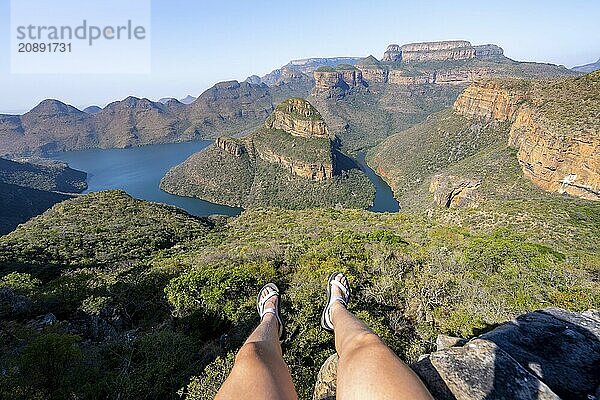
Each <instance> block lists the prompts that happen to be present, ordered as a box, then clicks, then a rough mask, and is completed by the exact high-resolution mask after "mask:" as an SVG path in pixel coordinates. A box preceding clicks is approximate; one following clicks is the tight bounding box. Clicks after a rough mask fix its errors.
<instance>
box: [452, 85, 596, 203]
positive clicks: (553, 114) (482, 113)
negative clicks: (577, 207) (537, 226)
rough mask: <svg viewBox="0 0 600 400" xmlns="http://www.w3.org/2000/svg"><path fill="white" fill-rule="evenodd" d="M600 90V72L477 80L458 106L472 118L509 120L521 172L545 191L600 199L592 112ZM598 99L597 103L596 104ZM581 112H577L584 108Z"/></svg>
mask: <svg viewBox="0 0 600 400" xmlns="http://www.w3.org/2000/svg"><path fill="white" fill-rule="evenodd" d="M598 93H600V73H594V74H591V75H589V76H586V77H583V78H579V79H567V80H564V81H562V82H561V83H560V85H557V84H556V83H555V82H553V81H549V82H538V83H527V82H525V81H523V82H520V81H499V82H483V83H474V84H472V85H471V86H470V87H468V88H467V89H466V90H465V91H464V92H463V93H462V94H461V95H460V96H459V98H458V99H457V100H456V102H455V104H454V110H455V112H457V113H458V114H461V115H463V116H465V117H467V118H470V119H478V120H483V121H485V122H490V121H494V122H508V123H510V124H511V128H510V132H509V136H508V144H509V145H510V146H512V147H514V148H516V149H518V153H517V157H518V159H519V163H520V164H521V166H522V169H523V174H524V175H525V176H526V177H527V178H529V179H530V180H531V181H532V182H533V183H535V184H536V185H537V186H539V187H540V188H542V189H543V190H546V191H549V192H555V193H567V194H570V195H572V196H576V197H581V198H585V199H590V200H600V132H599V131H598V126H597V124H596V123H594V121H593V120H591V119H590V118H589V115H593V114H594V113H596V115H597V112H598V110H597V108H596V109H594V107H598V106H597V103H594V102H593V101H591V102H590V100H585V99H591V98H592V97H593V96H597V95H598ZM594 104H596V105H594ZM584 106H586V107H588V108H589V109H587V110H583V112H581V113H580V114H579V115H578V114H577V113H576V112H575V110H578V109H580V108H582V107H584ZM594 110H595V111H594Z"/></svg>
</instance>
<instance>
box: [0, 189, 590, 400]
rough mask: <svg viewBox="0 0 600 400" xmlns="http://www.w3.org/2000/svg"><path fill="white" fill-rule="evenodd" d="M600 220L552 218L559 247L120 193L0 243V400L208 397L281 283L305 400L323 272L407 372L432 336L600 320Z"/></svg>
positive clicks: (430, 345)
mask: <svg viewBox="0 0 600 400" xmlns="http://www.w3.org/2000/svg"><path fill="white" fill-rule="evenodd" d="M597 204H598V203H590V202H584V203H581V204H571V207H569V208H567V209H565V210H564V211H561V210H557V209H554V210H552V212H554V213H563V212H566V213H567V214H566V215H565V216H564V217H563V218H561V219H560V221H559V225H557V226H553V225H551V226H546V227H544V228H543V229H544V230H547V231H548V232H555V231H554V229H555V228H557V227H560V228H561V229H562V231H564V232H568V235H557V234H552V235H549V234H547V235H545V236H539V235H537V234H533V232H534V231H535V230H539V229H540V227H539V226H537V223H536V222H535V221H531V220H527V219H523V218H522V215H521V214H520V213H510V212H505V213H504V218H505V220H498V219H494V218H489V219H486V222H487V223H486V224H484V225H479V226H477V225H476V224H473V225H468V224H463V225H462V226H460V225H457V224H455V223H454V222H452V221H449V222H444V220H445V219H447V217H450V216H452V210H441V211H440V213H441V214H440V215H439V216H437V215H436V216H434V217H433V218H428V217H426V216H425V215H420V214H406V213H396V214H375V213H370V212H366V211H360V210H333V209H313V210H303V211H285V210H278V209H255V210H249V211H245V212H244V213H243V214H242V215H241V216H240V217H238V218H230V219H228V220H226V221H225V220H206V219H197V218H193V217H190V216H189V215H187V214H185V213H183V212H181V211H178V210H176V209H174V208H172V207H166V206H161V205H156V204H151V203H146V202H143V201H138V200H134V199H132V198H130V197H129V196H127V195H125V194H123V193H120V192H103V193H96V194H91V195H86V196H83V197H81V198H77V199H74V200H70V201H68V202H64V203H61V204H59V205H56V206H54V207H53V208H52V209H51V210H50V211H48V212H46V213H45V214H43V215H42V216H40V217H37V218H35V219H33V220H32V221H30V222H28V223H27V224H25V225H23V226H21V227H19V228H18V229H17V230H16V231H15V232H13V233H10V234H9V235H7V236H4V237H2V238H0V260H1V264H2V265H3V270H2V273H1V274H0V275H1V277H0V315H2V322H0V326H2V332H3V334H2V336H1V338H2V340H1V341H0V347H1V351H0V367H1V368H2V369H3V370H5V371H6V373H4V374H2V375H0V387H2V388H3V390H2V391H1V392H2V393H1V394H0V397H2V398H19V397H21V398H23V397H24V398H56V399H59V398H69V397H85V398H115V397H119V398H173V399H175V398H179V395H178V394H177V391H179V390H180V389H182V393H183V394H184V396H185V397H187V398H188V399H209V398H212V396H213V395H214V392H215V390H216V389H217V388H218V386H219V385H220V383H221V382H222V380H223V379H224V377H225V376H226V374H227V373H228V371H229V368H230V366H231V362H232V360H233V354H234V352H235V351H236V350H237V349H238V347H239V346H240V345H241V343H242V342H243V340H244V338H245V336H246V335H247V334H248V332H249V330H250V329H251V327H252V326H253V325H254V324H255V323H256V322H257V320H258V317H257V316H256V309H255V305H254V301H255V293H256V290H257V289H258V288H259V287H260V286H261V285H262V284H263V283H264V282H266V281H269V280H274V281H275V282H276V283H277V284H278V285H279V286H280V287H281V288H283V293H284V294H283V298H282V308H283V314H284V317H285V321H286V324H287V328H288V332H290V335H289V339H288V340H287V341H286V342H285V343H284V349H285V350H284V352H285V359H286V361H287V362H288V363H289V364H290V365H293V366H294V368H293V370H292V371H293V379H294V382H295V384H296V387H297V388H298V391H299V395H300V398H311V396H312V390H313V386H314V379H315V376H316V373H317V371H318V370H319V368H320V366H321V364H322V363H323V361H324V360H325V359H326V358H328V357H329V356H330V355H331V354H332V353H333V342H332V341H333V338H332V336H331V335H329V334H327V333H326V332H324V331H323V330H322V329H320V327H319V315H320V314H319V313H320V311H321V304H322V303H323V301H324V298H325V297H324V296H325V294H324V282H325V280H326V278H327V276H328V275H329V274H330V273H331V271H334V270H343V271H345V272H346V273H347V274H348V275H349V277H350V279H351V281H352V284H353V287H355V288H356V290H355V292H354V299H353V301H352V310H353V311H354V312H356V313H357V314H358V315H359V316H360V317H361V318H363V319H364V320H365V321H367V323H368V324H369V325H370V326H371V327H373V328H374V329H375V331H376V332H377V333H379V334H380V335H381V337H382V338H383V339H384V340H385V341H386V343H388V344H389V345H390V346H391V348H392V349H393V350H394V351H396V352H397V353H398V354H399V355H400V356H401V357H402V358H403V359H405V360H407V361H408V362H412V361H415V360H416V359H417V358H418V357H419V356H420V355H421V354H424V353H429V352H431V351H432V350H434V349H435V340H436V337H437V335H438V334H439V333H444V334H449V335H456V336H460V337H471V336H473V335H475V334H478V333H481V332H484V331H489V330H490V329H491V328H492V327H493V326H494V324H497V323H500V322H504V321H507V320H509V319H510V318H512V317H515V316H517V315H519V314H521V313H523V312H526V311H533V310H535V309H539V308H542V307H546V306H554V307H562V308H565V309H568V310H572V311H584V310H586V309H589V308H598V307H600V287H599V286H598V282H597V279H596V275H597V272H598V270H599V268H600V255H599V254H598V248H597V245H596V244H597V243H598V241H600V237H599V236H598V235H599V231H598V230H597V229H595V228H596V227H597V226H598V224H599V223H600V221H598V215H600V213H598V209H597ZM449 219H451V218H449ZM506 220H509V221H511V222H512V223H515V224H517V226H518V228H512V227H511V225H510V224H509V225H508V226H507V225H506V223H505V222H506ZM467 221H468V220H467ZM523 227H525V228H526V229H522V228H523ZM575 238H584V239H585V241H583V240H579V239H577V240H575ZM590 244H591V245H590ZM10 270H18V271H20V272H19V273H10V274H7V272H8V271H10ZM432 357H435V356H434V355H432ZM56 366H58V367H56ZM525 367H527V365H526V364H525ZM532 371H535V369H532ZM33 376H35V377H36V379H31V377H33Z"/></svg>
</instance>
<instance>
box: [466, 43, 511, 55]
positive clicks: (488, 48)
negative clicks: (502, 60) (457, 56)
mask: <svg viewBox="0 0 600 400" xmlns="http://www.w3.org/2000/svg"><path fill="white" fill-rule="evenodd" d="M473 48H474V49H475V57H493V56H501V55H504V50H503V49H502V47H500V46H496V45H495V44H482V45H479V46H473Z"/></svg>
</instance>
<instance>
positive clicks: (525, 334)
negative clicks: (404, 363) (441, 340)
mask: <svg viewBox="0 0 600 400" xmlns="http://www.w3.org/2000/svg"><path fill="white" fill-rule="evenodd" d="M599 366H600V320H599V319H598V314H597V311H596V312H594V311H590V312H586V313H584V314H576V313H571V312H568V311H565V310H561V309H556V308H548V309H544V310H540V311H535V312H531V313H528V314H524V315H521V316H520V317H518V318H517V319H516V320H514V321H511V322H508V323H506V324H503V325H500V326H499V327H497V328H495V329H493V330H492V331H490V332H488V333H485V334H483V335H481V336H479V337H477V338H474V339H472V340H470V341H468V342H467V343H466V344H465V345H464V346H460V347H452V348H449V349H445V350H441V351H437V352H435V353H432V354H430V355H427V356H425V357H424V358H422V359H421V360H420V361H419V362H417V363H416V364H415V365H414V366H413V368H414V369H415V370H416V372H417V373H418V374H419V375H420V376H421V378H422V379H423V381H424V382H425V383H426V385H427V386H428V387H429V389H430V391H431V392H432V394H433V395H434V396H435V397H436V399H439V400H445V399H456V400H467V399H469V400H475V399H487V400H491V399H515V400H519V399H556V400H558V399H561V398H562V399H582V400H583V399H589V398H594V397H595V396H596V395H597V394H598V389H600V375H599V374H598V373H597V372H598V368H599Z"/></svg>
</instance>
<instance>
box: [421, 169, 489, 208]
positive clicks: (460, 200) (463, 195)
mask: <svg viewBox="0 0 600 400" xmlns="http://www.w3.org/2000/svg"><path fill="white" fill-rule="evenodd" d="M479 186H481V179H479V178H464V177H460V176H454V175H434V176H433V178H431V183H430V185H429V192H430V193H433V198H434V200H435V203H436V204H437V205H438V206H439V207H445V208H456V207H461V206H464V205H467V204H468V203H470V202H472V201H473V200H474V199H475V197H476V192H477V189H478V188H479Z"/></svg>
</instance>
